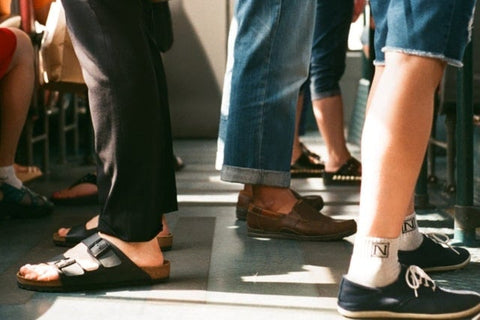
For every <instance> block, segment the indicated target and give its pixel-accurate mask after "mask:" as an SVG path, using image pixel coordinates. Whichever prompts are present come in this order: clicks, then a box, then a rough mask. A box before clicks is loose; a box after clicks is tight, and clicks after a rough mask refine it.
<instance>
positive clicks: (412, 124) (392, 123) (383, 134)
mask: <svg viewBox="0 0 480 320" xmlns="http://www.w3.org/2000/svg"><path fill="white" fill-rule="evenodd" d="M386 59H387V60H386V61H387V66H386V67H385V69H384V70H383V72H378V73H377V74H376V76H375V77H380V78H377V79H376V80H375V81H374V84H375V86H374V88H375V89H374V90H375V91H374V93H373V94H372V97H371V100H370V107H369V110H368V113H367V117H366V121H365V127H364V132H363V137H362V163H363V172H364V178H363V181H362V190H361V196H360V223H359V231H358V234H362V235H367V236H372V237H382V238H397V237H398V236H399V235H400V232H401V227H402V223H403V220H404V218H405V216H406V214H407V209H408V206H409V203H410V202H411V196H412V194H413V189H414V186H415V182H416V180H417V177H418V173H419V171H420V166H421V163H422V160H423V156H424V154H425V149H426V146H427V142H428V137H429V134H430V127H431V122H432V116H433V97H434V91H435V89H436V87H437V85H438V83H439V81H440V79H441V77H442V73H443V70H444V64H443V63H442V62H440V61H438V60H435V59H430V58H423V57H418V56H409V55H405V54H400V53H394V52H388V53H387V55H386ZM418 70H422V72H418ZM393 164H394V165H393ZM385 221H389V223H385Z"/></svg>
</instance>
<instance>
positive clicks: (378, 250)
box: [370, 242, 390, 258]
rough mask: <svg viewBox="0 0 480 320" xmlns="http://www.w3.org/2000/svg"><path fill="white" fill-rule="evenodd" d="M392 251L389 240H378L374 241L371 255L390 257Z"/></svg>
mask: <svg viewBox="0 0 480 320" xmlns="http://www.w3.org/2000/svg"><path fill="white" fill-rule="evenodd" d="M389 251H390V243H388V242H376V243H373V246H372V252H371V254H370V256H371V257H377V258H388V255H389Z"/></svg>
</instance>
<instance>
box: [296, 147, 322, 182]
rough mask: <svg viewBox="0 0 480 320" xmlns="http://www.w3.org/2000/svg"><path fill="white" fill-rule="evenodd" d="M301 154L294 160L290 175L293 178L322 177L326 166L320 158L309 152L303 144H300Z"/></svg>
mask: <svg viewBox="0 0 480 320" xmlns="http://www.w3.org/2000/svg"><path fill="white" fill-rule="evenodd" d="M300 147H301V153H300V155H299V156H298V157H297V158H296V159H294V160H292V164H291V165H290V174H291V176H292V178H306V177H321V176H322V175H323V172H324V170H325V165H324V164H323V162H322V161H321V159H320V156H319V155H317V154H315V153H313V152H312V151H310V150H308V149H307V147H305V145H304V144H303V143H300Z"/></svg>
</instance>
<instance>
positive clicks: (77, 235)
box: [65, 223, 98, 243]
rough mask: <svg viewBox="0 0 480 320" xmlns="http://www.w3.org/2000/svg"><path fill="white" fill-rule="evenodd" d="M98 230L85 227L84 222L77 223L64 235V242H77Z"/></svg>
mask: <svg viewBox="0 0 480 320" xmlns="http://www.w3.org/2000/svg"><path fill="white" fill-rule="evenodd" d="M97 232H98V228H92V229H87V228H86V227H85V224H84V223H82V224H77V225H75V226H73V227H71V228H70V231H68V233H67V234H66V236H65V240H66V242H71V243H78V242H81V241H82V240H84V239H86V238H88V237H90V236H91V235H93V234H94V233H97Z"/></svg>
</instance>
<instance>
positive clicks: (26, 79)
mask: <svg viewBox="0 0 480 320" xmlns="http://www.w3.org/2000/svg"><path fill="white" fill-rule="evenodd" d="M0 31H1V32H0V38H1V40H2V46H5V44H6V43H7V44H8V43H11V44H12V52H11V56H10V57H9V59H10V63H9V64H8V67H7V69H6V72H5V73H3V72H1V73H0V216H1V217H5V216H9V217H19V218H32V217H40V216H43V215H45V214H48V213H50V212H51V211H52V209H53V204H52V203H50V202H49V201H48V200H47V199H46V198H45V197H43V196H40V195H38V194H36V193H35V192H33V191H31V190H30V189H28V188H27V187H25V186H23V184H22V182H21V181H20V180H19V179H18V178H17V177H16V175H15V169H14V167H13V164H14V159H15V153H16V151H17V145H18V141H19V139H20V134H21V132H22V128H23V125H24V123H25V119H26V117H27V112H28V108H29V106H30V99H31V96H32V92H33V84H34V69H33V59H32V57H33V49H32V45H31V42H30V38H29V37H28V36H27V35H26V34H25V33H24V32H22V31H20V30H16V29H6V28H2V29H0ZM2 49H3V48H2ZM0 69H2V68H0Z"/></svg>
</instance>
